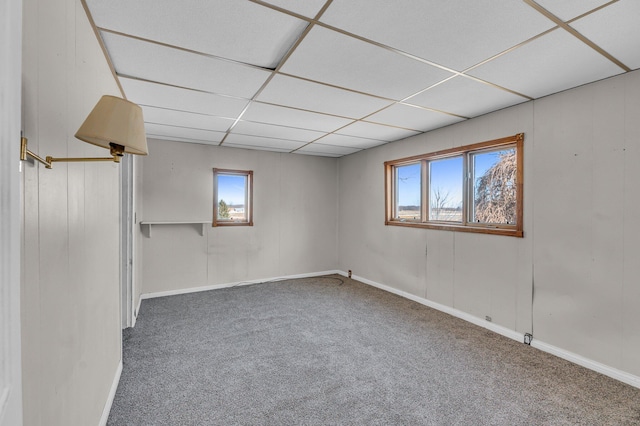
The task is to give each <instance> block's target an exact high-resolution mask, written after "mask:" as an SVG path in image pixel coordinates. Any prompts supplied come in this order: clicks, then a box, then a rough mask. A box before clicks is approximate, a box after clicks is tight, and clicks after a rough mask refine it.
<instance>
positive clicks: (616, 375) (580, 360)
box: [531, 336, 640, 389]
mask: <svg viewBox="0 0 640 426" xmlns="http://www.w3.org/2000/svg"><path fill="white" fill-rule="evenodd" d="M531 346H533V347H534V348H536V349H540V350H541V351H544V352H547V353H550V354H552V355H555V356H557V357H559V358H562V359H566V360H567V361H570V362H573V363H574V364H578V365H580V366H582V367H585V368H588V369H589V370H593V371H596V372H598V373H600V374H604V375H605V376H609V377H611V378H612V379H616V380H619V381H621V382H623V383H626V384H628V385H631V386H633V387H636V388H639V389H640V377H638V376H634V375H633V374H631V373H627V372H625V371H622V370H618V369H617V368H613V367H610V366H608V365H605V364H602V363H599V362H597V361H593V360H591V359H589V358H585V357H583V356H581V355H578V354H574V353H573V352H569V351H566V350H564V349H561V348H558V347H557V346H553V345H550V344H548V343H545V342H541V341H540V340H536V339H535V336H534V339H533V341H532V342H531Z"/></svg>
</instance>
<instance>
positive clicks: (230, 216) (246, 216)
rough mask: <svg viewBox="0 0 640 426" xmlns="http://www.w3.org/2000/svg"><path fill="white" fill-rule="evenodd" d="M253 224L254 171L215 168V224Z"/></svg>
mask: <svg viewBox="0 0 640 426" xmlns="http://www.w3.org/2000/svg"><path fill="white" fill-rule="evenodd" d="M242 225H244V226H253V172H252V171H250V170H225V169H213V226H242Z"/></svg>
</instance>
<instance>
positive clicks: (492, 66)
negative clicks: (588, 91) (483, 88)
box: [470, 30, 622, 98]
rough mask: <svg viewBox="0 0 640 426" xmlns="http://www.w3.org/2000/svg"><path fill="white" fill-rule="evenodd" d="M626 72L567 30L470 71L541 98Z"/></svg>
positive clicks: (550, 34) (493, 81)
mask: <svg viewBox="0 0 640 426" xmlns="http://www.w3.org/2000/svg"><path fill="white" fill-rule="evenodd" d="M621 72H622V69H620V68H619V67H617V66H616V65H614V64H613V63H612V62H611V61H609V60H607V59H605V58H604V57H603V56H602V55H600V54H599V53H597V52H596V51H595V50H593V49H592V48H590V47H588V46H587V45H586V44H584V43H582V42H581V41H579V40H578V39H577V38H576V37H574V36H572V35H571V34H569V33H568V32H566V31H564V30H556V31H553V32H551V33H549V34H547V35H545V36H543V37H540V38H539V39H536V40H534V41H532V42H531V43H527V44H526V45H524V46H522V47H520V48H518V49H515V50H513V51H511V52H509V53H507V54H505V55H503V56H501V57H499V58H497V59H494V60H493V61H491V62H488V63H486V64H484V65H482V66H480V67H478V68H476V69H474V70H473V71H471V72H470V74H472V75H474V76H476V77H479V78H481V79H483V80H486V81H489V82H492V83H495V84H498V85H500V86H502V87H506V88H508V89H511V90H515V91H516V92H519V93H522V94H525V95H528V96H531V97H533V98H539V97H541V96H545V95H549V94H551V93H556V92H560V91H562V90H565V89H569V88H572V87H576V86H579V85H581V84H585V83H589V82H592V81H596V80H600V79H603V78H606V77H610V76H612V75H616V74H619V73H621Z"/></svg>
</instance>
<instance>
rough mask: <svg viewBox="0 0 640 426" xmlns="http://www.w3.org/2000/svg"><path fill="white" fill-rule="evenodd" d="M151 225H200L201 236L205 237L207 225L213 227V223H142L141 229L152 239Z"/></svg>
mask: <svg viewBox="0 0 640 426" xmlns="http://www.w3.org/2000/svg"><path fill="white" fill-rule="evenodd" d="M151 225H200V226H199V230H200V235H202V236H203V237H204V229H205V226H206V225H211V221H194V220H189V221H143V222H140V227H141V228H142V232H143V233H144V234H145V235H146V236H147V238H151ZM145 228H146V230H147V232H144V230H145Z"/></svg>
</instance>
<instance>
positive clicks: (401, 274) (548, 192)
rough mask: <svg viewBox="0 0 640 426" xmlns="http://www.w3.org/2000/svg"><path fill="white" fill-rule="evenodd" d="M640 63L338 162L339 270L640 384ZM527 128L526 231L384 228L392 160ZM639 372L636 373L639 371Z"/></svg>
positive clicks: (505, 134) (344, 158) (480, 140)
mask: <svg viewBox="0 0 640 426" xmlns="http://www.w3.org/2000/svg"><path fill="white" fill-rule="evenodd" d="M639 117H640V71H635V72H632V73H628V74H625V75H621V76H618V77H613V78H610V79H607V80H604V81H600V82H596V83H592V84H589V85H585V86H582V87H579V88H576V89H572V90H569V91H566V92H563V93H559V94H556V95H552V96H548V97H546V98H542V99H539V100H536V101H533V102H528V103H525V104H521V105H517V106H514V107H511V108H507V109H504V110H501V111H498V112H495V113H491V114H488V115H485V116H482V117H478V118H475V119H471V120H468V121H465V122H462V123H459V124H455V125H452V126H449V127H446V128H442V129H439V130H436V131H432V132H428V133H425V134H421V135H417V136H415V137H412V138H408V139H406V140H404V141H400V142H394V143H391V144H388V145H384V146H381V147H377V148H373V149H369V150H366V151H362V152H359V153H356V154H352V155H349V156H346V157H342V158H340V159H339V160H338V170H339V179H340V182H339V187H340V191H339V201H338V206H339V210H338V235H339V240H338V244H339V256H338V259H339V260H338V265H337V266H338V269H340V270H343V271H347V270H352V271H353V274H354V276H359V277H363V278H365V279H367V280H370V281H372V282H375V283H380V284H383V285H386V286H389V287H392V288H393V289H396V290H399V291H403V292H407V293H409V294H411V295H415V296H418V297H421V298H424V299H428V300H429V301H433V302H437V303H439V304H442V305H445V306H446V307H450V308H454V309H457V310H459V311H462V312H463V313H465V314H470V315H472V316H474V317H477V318H479V319H480V320H481V321H484V320H485V317H490V318H491V320H492V322H493V323H494V324H496V325H498V326H501V327H504V328H506V329H507V330H512V331H514V332H518V333H533V336H534V342H542V343H543V344H544V345H551V346H548V347H546V349H547V350H549V349H553V350H557V351H556V352H558V351H560V352H562V354H563V355H565V356H566V355H577V356H578V357H582V358H584V359H587V360H589V361H593V362H595V363H600V364H602V365H604V366H606V367H611V368H613V369H615V370H616V371H618V372H622V373H623V374H626V375H631V381H636V382H637V383H636V382H634V383H636V386H637V385H638V384H640V378H639V376H640V309H638V304H640V262H639V261H638V260H639V259H640V245H638V240H639V238H640V221H639V220H638V211H640V186H639V185H638V184H639V183H640V136H639V135H640V119H639ZM520 132H524V133H525V141H524V146H525V152H524V173H525V177H524V179H525V180H524V234H525V236H524V238H514V237H504V236H494V235H482V234H469V233H459V232H451V231H441V230H427V229H412V228H403V227H395V226H385V225H384V169H383V163H384V162H385V161H387V160H394V159H398V158H403V157H407V156H411V155H418V154H423V153H427V152H431V151H437V150H441V149H446V148H452V147H457V146H462V145H467V144H472V143H475V142H482V141H486V140H490V139H495V138H500V137H505V136H509V135H513V134H515V133H520ZM633 376H635V377H633Z"/></svg>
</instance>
